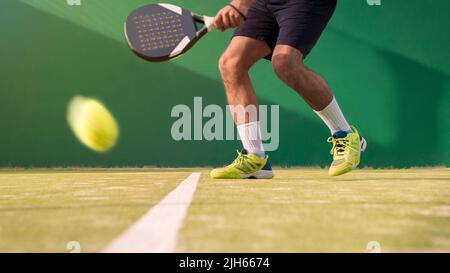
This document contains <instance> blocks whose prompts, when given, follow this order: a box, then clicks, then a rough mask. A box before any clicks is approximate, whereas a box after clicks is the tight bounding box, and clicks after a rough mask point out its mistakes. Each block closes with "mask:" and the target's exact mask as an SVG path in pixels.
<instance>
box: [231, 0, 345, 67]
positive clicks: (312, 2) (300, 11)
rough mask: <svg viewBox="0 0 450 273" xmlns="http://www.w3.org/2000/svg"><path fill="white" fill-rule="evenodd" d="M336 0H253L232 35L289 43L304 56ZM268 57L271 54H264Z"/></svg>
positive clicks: (327, 19) (315, 41)
mask: <svg viewBox="0 0 450 273" xmlns="http://www.w3.org/2000/svg"><path fill="white" fill-rule="evenodd" d="M336 1H337V0H254V1H253V4H252V6H251V7H250V9H249V11H248V15H247V20H246V21H245V23H244V24H243V25H242V26H240V27H239V28H237V29H236V31H235V32H234V35H233V37H235V36H245V37H249V38H253V39H257V40H261V41H265V42H266V43H267V44H268V45H269V47H270V48H271V49H272V51H273V50H274V48H275V46H276V45H289V46H292V47H294V48H296V49H298V50H299V51H300V52H301V53H302V54H303V56H304V57H306V56H307V55H308V53H309V52H310V51H311V50H312V49H313V47H314V45H315V44H316V43H317V41H318V40H319V38H320V35H321V34H322V32H323V30H324V29H325V27H326V26H327V24H328V22H329V21H330V19H331V17H332V15H333V13H334V10H335V9H336ZM266 59H269V60H271V59H272V54H270V55H269V56H267V57H266Z"/></svg>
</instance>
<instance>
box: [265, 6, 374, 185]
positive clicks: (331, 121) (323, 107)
mask: <svg viewBox="0 0 450 273" xmlns="http://www.w3.org/2000/svg"><path fill="white" fill-rule="evenodd" d="M335 7H336V0H314V1H313V0H302V1H289V2H285V5H284V6H283V7H281V8H280V7H278V8H277V7H273V8H274V11H275V15H276V17H277V21H278V22H279V26H280V31H279V35H278V39H277V46H276V47H275V49H274V52H273V56H272V64H273V69H274V71H275V73H276V74H277V76H278V77H279V78H280V79H281V80H282V81H283V82H285V83H286V84H287V85H288V86H290V87H291V88H292V89H294V90H295V91H296V92H297V93H299V94H300V95H301V96H302V97H303V98H304V100H305V101H306V102H307V103H308V104H309V105H310V106H311V108H312V109H313V110H314V111H315V112H316V113H317V114H318V115H319V117H320V118H321V119H322V120H323V121H324V122H325V124H326V125H327V126H328V128H329V129H330V131H331V134H332V137H330V138H329V139H328V141H329V142H331V143H333V148H332V151H331V152H332V155H333V163H332V164H331V167H330V171H329V173H330V175H332V176H335V175H341V174H344V173H346V172H349V171H351V170H352V169H354V168H355V167H356V166H358V164H359V162H360V153H361V151H363V150H364V149H365V140H364V139H363V138H362V137H360V136H359V134H358V131H357V130H356V129H355V128H354V127H353V128H351V127H350V125H349V124H348V122H347V120H346V119H345V117H344V115H343V113H342V111H341V109H340V107H339V105H338V104H337V101H336V99H335V98H334V96H333V94H332V92H331V91H330V88H329V87H328V85H327V84H326V83H325V81H324V80H323V79H322V78H321V77H320V76H319V75H317V74H316V73H314V72H313V71H311V70H310V69H308V68H307V67H305V66H304V65H303V60H304V58H305V57H306V55H307V54H308V53H309V52H310V51H311V50H312V48H313V47H314V45H315V44H316V42H317V41H318V39H319V37H320V36H321V34H322V32H323V30H324V29H325V27H326V26H327V24H328V21H329V20H330V18H331V16H332V15H333V13H334V9H335Z"/></svg>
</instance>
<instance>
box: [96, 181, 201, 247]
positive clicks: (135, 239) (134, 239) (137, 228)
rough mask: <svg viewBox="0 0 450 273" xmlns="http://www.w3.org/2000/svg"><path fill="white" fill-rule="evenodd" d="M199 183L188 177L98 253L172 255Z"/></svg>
mask: <svg viewBox="0 0 450 273" xmlns="http://www.w3.org/2000/svg"><path fill="white" fill-rule="evenodd" d="M199 179H200V173H192V174H191V175H190V176H189V177H188V178H186V179H185V180H184V181H183V182H181V183H180V185H178V187H177V188H176V189H175V190H173V191H172V192H170V193H169V194H168V195H167V196H166V197H165V198H164V199H163V200H161V201H160V202H159V203H158V204H157V205H156V206H154V207H153V208H151V209H150V210H149V211H148V212H147V213H146V214H145V215H144V216H142V218H141V219H139V221H137V222H136V223H135V224H133V225H132V226H131V227H130V228H129V229H128V230H126V231H125V232H124V233H122V234H121V235H120V236H119V237H118V238H116V239H115V240H113V241H112V242H111V243H110V245H109V246H107V247H106V249H104V250H103V251H102V252H104V253H118V252H124V253H154V252H175V248H176V243H177V238H178V231H179V230H180V228H181V225H182V223H183V220H184V218H185V216H186V214H187V209H188V208H189V205H190V204H191V201H192V198H193V195H194V192H195V189H196V187H197V184H198V181H199Z"/></svg>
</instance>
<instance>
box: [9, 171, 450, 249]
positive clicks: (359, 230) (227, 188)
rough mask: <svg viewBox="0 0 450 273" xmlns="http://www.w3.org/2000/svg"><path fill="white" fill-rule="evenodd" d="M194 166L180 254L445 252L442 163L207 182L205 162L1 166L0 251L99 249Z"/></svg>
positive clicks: (448, 188) (447, 202)
mask: <svg viewBox="0 0 450 273" xmlns="http://www.w3.org/2000/svg"><path fill="white" fill-rule="evenodd" d="M194 171H197V172H201V178H200V181H199V183H198V186H197V189H196V192H195V194H194V198H193V201H192V203H191V205H190V207H189V210H188V214H187V216H186V218H185V219H184V222H183V225H182V228H181V230H180V231H179V234H178V241H177V250H178V251H183V252H185V251H186V252H330V251H332V252H349V251H351V252H366V251H367V250H366V247H367V245H368V243H369V242H373V241H376V242H378V243H379V246H380V247H381V251H382V252H395V251H419V252H435V251H436V252H440V251H450V169H448V168H436V169H405V170H357V171H354V172H352V173H350V174H347V175H345V176H341V177H338V178H330V177H328V176H327V172H326V170H324V169H277V170H276V178H275V179H273V180H242V181H232V180H219V181H217V180H212V179H210V178H209V175H208V171H209V170H207V169H194V170H192V169H98V170H93V169H86V170H84V169H81V170H75V169H74V170H2V171H0V252H25V251H31V252H68V250H67V249H66V246H67V243H68V242H71V241H77V242H79V244H80V246H81V252H98V251H101V250H102V249H103V248H104V247H105V246H106V245H107V244H108V243H109V242H110V241H111V240H112V239H114V238H115V237H116V236H118V235H120V234H121V232H123V231H124V230H126V229H127V228H128V227H129V226H130V225H132V224H133V223H134V222H136V221H137V220H138V219H139V218H140V217H141V216H142V215H143V214H145V213H146V212H147V211H148V210H149V209H150V208H151V207H152V206H154V205H155V204H157V203H158V202H159V201H160V200H161V199H162V198H164V196H166V195H167V194H168V193H169V192H171V191H172V190H174V189H175V188H176V187H177V186H178V185H179V183H180V182H181V181H182V180H183V179H185V178H186V177H187V176H189V174H190V173H192V172H194Z"/></svg>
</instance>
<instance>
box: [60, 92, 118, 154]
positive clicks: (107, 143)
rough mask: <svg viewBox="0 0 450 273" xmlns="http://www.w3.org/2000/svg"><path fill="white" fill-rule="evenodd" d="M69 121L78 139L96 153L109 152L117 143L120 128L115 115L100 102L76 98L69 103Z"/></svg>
mask: <svg viewBox="0 0 450 273" xmlns="http://www.w3.org/2000/svg"><path fill="white" fill-rule="evenodd" d="M67 121H68V123H69V126H70V128H71V129H72V131H73V132H74V133H75V135H76V137H77V138H78V139H79V140H80V141H81V143H83V144H84V145H86V146H87V147H89V148H90V149H92V150H94V151H96V152H100V153H103V152H107V151H109V150H111V149H112V148H113V147H114V146H115V145H116V143H117V140H118V138H119V128H118V125H117V122H116V120H115V119H114V117H113V115H112V114H111V113H110V112H109V111H108V109H106V107H105V106H104V105H103V104H101V103H100V102H99V101H97V100H94V99H91V98H86V97H81V96H76V97H74V98H73V99H71V101H70V102H69V107H68V111H67Z"/></svg>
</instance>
